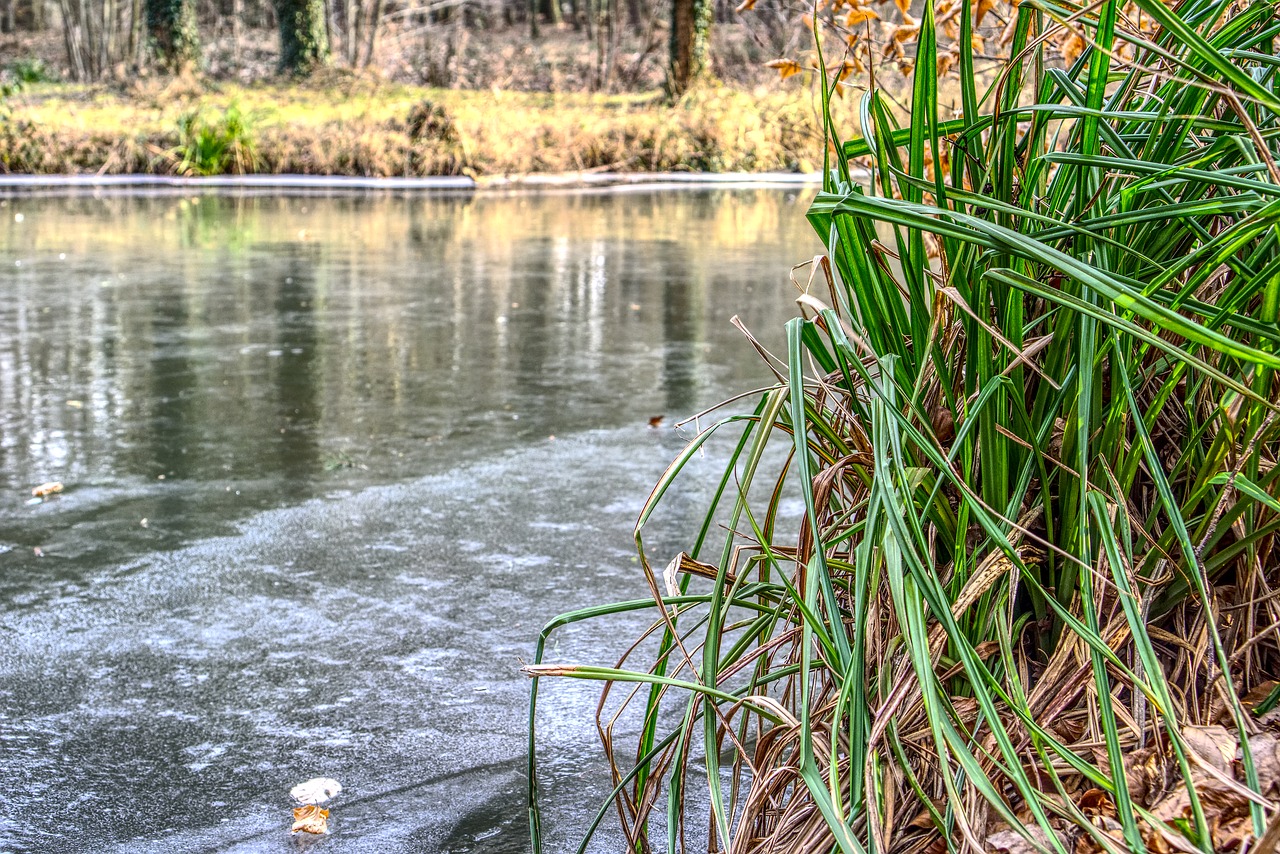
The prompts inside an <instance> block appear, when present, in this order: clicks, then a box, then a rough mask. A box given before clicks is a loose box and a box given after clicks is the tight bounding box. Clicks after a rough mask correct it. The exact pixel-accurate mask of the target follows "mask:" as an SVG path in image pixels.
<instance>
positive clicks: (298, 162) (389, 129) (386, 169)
mask: <svg viewBox="0 0 1280 854" xmlns="http://www.w3.org/2000/svg"><path fill="white" fill-rule="evenodd" d="M820 138H821V134H820V126H819V123H818V121H817V118H816V116H815V113H814V110H813V107H812V105H811V103H810V101H809V98H808V95H807V94H803V93H797V92H792V93H779V92H772V93H767V94H763V93H757V94H753V93H748V92H743V91H735V90H732V89H728V88H718V89H709V90H706V91H703V92H700V93H697V94H694V95H691V96H689V97H687V98H685V99H684V100H682V101H681V102H680V103H678V104H676V105H674V106H671V105H668V104H665V103H663V101H662V99H661V98H660V97H659V96H658V95H657V94H656V93H654V94H648V95H634V94H628V95H610V96H603V95H586V94H539V93H525V92H503V91H483V92H468V91H457V90H441V89H428V88H424V87H417V86H408V85H401V84H386V83H379V82H373V81H366V80H358V79H341V80H337V81H331V82H329V83H328V84H325V85H309V86H306V87H300V86H297V85H286V84H264V85H254V86H241V85H236V84H220V85H215V84H207V83H201V82H197V81H181V80H180V81H171V82H168V83H166V84H163V85H161V84H157V83H150V84H147V85H142V86H134V87H132V88H129V89H120V88H112V87H105V86H78V85H66V84H41V85H35V86H31V87H28V88H26V89H24V90H23V91H22V92H20V93H19V94H17V95H15V96H13V97H11V98H10V99H9V101H8V117H7V119H0V167H2V168H3V170H4V171H7V172H10V173H34V174H58V173H84V172H102V173H104V174H130V173H134V174H166V175H168V174H190V175H212V174H235V173H265V174H272V173H276V174H282V173H299V174H318V175H359V176H397V175H460V174H475V175H495V174H511V173H531V172H564V171H582V170H592V169H599V170H605V169H608V170H616V171H709V172H730V171H747V172H764V171H808V170H811V169H813V168H814V164H813V162H812V160H811V158H812V156H813V152H814V151H815V150H820V143H819V142H818V141H819V140H820Z"/></svg>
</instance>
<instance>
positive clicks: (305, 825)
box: [289, 804, 329, 834]
mask: <svg viewBox="0 0 1280 854" xmlns="http://www.w3.org/2000/svg"><path fill="white" fill-rule="evenodd" d="M289 832H290V833H299V832H301V833H315V834H321V833H328V832H329V811H328V810H327V809H325V808H324V807H318V806H316V805H315V804H307V805H306V806H301V807H294V809H293V827H291V828H289Z"/></svg>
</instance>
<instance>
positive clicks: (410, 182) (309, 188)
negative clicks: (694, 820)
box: [0, 172, 822, 196]
mask: <svg viewBox="0 0 1280 854" xmlns="http://www.w3.org/2000/svg"><path fill="white" fill-rule="evenodd" d="M821 183H822V173H820V172H554V173H531V174H527V175H494V176H483V177H480V178H471V177H466V176H443V175H441V176H423V177H403V178H365V177H355V176H347V175H290V174H284V175H262V174H254V175H215V176H208V177H180V176H172V175H148V174H130V175H106V174H103V175H97V174H69V175H40V174H16V175H0V195H4V196H16V195H48V194H55V193H59V192H68V191H69V192H75V191H94V192H100V191H102V190H123V191H126V192H131V193H132V192H138V191H144V192H145V191H154V192H157V193H162V194H166V193H181V192H189V191H192V190H197V191H202V192H203V191H208V190H270V191H276V192H278V191H282V190H283V191H300V192H332V191H338V192H350V191H375V192H377V191H383V192H459V193H475V192H485V191H519V190H534V191H544V190H574V191H578V190H598V191H599V190H603V191H608V192H625V191H628V190H640V191H659V190H686V189H699V188H701V189H706V188H718V189H729V190H737V189H786V188H807V187H816V186H819V185H821Z"/></svg>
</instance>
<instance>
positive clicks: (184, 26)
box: [0, 0, 905, 176]
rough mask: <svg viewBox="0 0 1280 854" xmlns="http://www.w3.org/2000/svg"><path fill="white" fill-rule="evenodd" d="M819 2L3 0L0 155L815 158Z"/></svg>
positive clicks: (24, 166) (177, 165) (117, 169)
mask: <svg viewBox="0 0 1280 854" xmlns="http://www.w3.org/2000/svg"><path fill="white" fill-rule="evenodd" d="M887 5H888V8H889V9H890V10H891V11H892V12H893V13H894V15H895V16H898V17H899V23H901V15H903V14H905V10H903V11H902V12H901V13H899V12H898V10H897V8H896V7H895V6H894V5H893V4H887ZM811 12H812V6H811V5H810V4H806V3H797V2H788V0H759V2H755V3H742V4H738V3H736V2H731V0H0V30H2V31H3V32H2V33H0V69H2V74H3V79H4V82H5V85H6V87H7V91H8V97H7V98H6V101H5V106H4V109H3V113H0V126H2V132H0V166H2V167H3V169H4V170H5V171H9V172H27V173H74V172H105V173H129V172H132V173H162V174H165V173H168V174H175V173H176V174H195V175H198V174H220V173H245V172H275V173H321V174H351V175H370V176H392V175H441V174H443V175H455V174H471V175H486V174H510V173H529V172H560V171H591V170H598V171H604V170H610V171H713V172H723V171H813V170H814V169H816V168H818V167H819V166H820V164H815V163H814V162H813V158H814V157H816V156H820V152H821V142H820V140H821V123H820V121H819V120H818V117H817V116H818V109H817V105H816V104H814V103H813V99H812V94H811V89H812V87H808V86H805V85H804V83H803V80H804V78H805V76H806V75H804V74H799V75H797V74H795V72H797V71H799V70H800V69H801V66H800V65H799V64H798V63H797V60H796V57H799V56H801V55H802V54H803V53H804V48H805V46H807V45H808V44H809V43H810V41H811V39H812V37H811V33H810V27H809V25H808V24H807V23H806V21H807V20H808V19H807V18H806V15H807V14H808V13H811ZM890 59H892V57H890ZM792 77H795V78H796V79H788V78H792Z"/></svg>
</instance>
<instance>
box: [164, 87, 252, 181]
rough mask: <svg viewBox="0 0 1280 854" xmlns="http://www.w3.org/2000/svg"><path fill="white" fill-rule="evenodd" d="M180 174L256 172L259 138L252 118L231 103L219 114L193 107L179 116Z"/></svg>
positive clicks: (177, 153) (178, 148)
mask: <svg viewBox="0 0 1280 854" xmlns="http://www.w3.org/2000/svg"><path fill="white" fill-rule="evenodd" d="M178 137H179V142H178V146H177V149H176V152H175V153H176V155H177V158H178V163H177V166H176V169H177V172H178V174H180V175H226V174H234V175H244V174H247V173H250V172H254V171H256V166H257V141H256V139H255V138H254V133H253V129H252V124H251V122H250V120H249V117H248V116H246V115H245V114H244V112H243V111H241V109H240V105H239V104H237V103H236V102H234V101H233V102H231V103H230V104H229V105H227V107H226V109H224V110H222V111H221V112H220V113H214V114H210V113H209V111H207V110H202V109H198V110H193V111H191V112H189V113H186V114H185V115H183V116H181V117H180V118H179V119H178Z"/></svg>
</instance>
